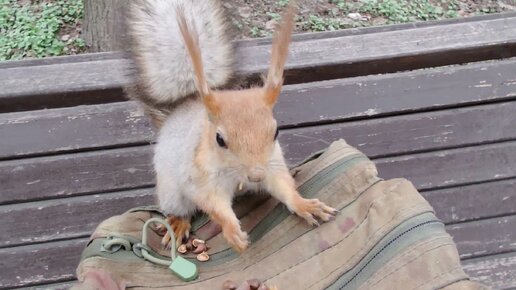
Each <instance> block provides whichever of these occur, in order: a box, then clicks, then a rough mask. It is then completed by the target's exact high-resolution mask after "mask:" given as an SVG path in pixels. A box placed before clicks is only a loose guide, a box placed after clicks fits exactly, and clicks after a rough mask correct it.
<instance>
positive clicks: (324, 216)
mask: <svg viewBox="0 0 516 290" xmlns="http://www.w3.org/2000/svg"><path fill="white" fill-rule="evenodd" d="M294 211H295V212H296V214H297V215H299V216H300V217H302V218H304V219H305V220H306V221H307V222H308V223H309V224H310V225H315V226H318V225H319V222H318V221H317V220H316V219H315V218H318V219H320V220H322V221H323V222H327V221H330V220H332V219H333V218H334V216H335V214H337V213H338V211H337V210H336V209H334V208H332V207H329V206H327V205H326V204H324V203H323V202H321V201H319V200H318V199H302V200H301V201H300V202H298V203H297V205H296V208H295V209H294Z"/></svg>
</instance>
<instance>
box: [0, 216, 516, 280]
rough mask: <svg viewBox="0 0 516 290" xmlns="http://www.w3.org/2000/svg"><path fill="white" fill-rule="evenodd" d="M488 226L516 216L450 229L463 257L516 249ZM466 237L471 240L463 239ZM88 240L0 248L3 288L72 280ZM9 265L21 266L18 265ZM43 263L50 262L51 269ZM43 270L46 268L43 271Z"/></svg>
mask: <svg viewBox="0 0 516 290" xmlns="http://www.w3.org/2000/svg"><path fill="white" fill-rule="evenodd" d="M505 220H507V222H506V223H505V222H503V221H505ZM477 225H478V226H477ZM486 227H491V228H492V229H493V230H496V232H497V233H498V234H501V235H503V236H509V235H510V236H511V237H513V238H514V235H515V234H516V233H514V231H513V229H514V227H516V216H511V217H503V218H493V219H488V220H485V221H483V222H482V223H478V222H471V223H464V224H463V227H462V228H461V230H455V229H449V230H450V232H451V233H452V234H454V233H456V234H457V236H454V240H455V242H456V243H457V245H458V248H459V253H460V254H461V255H462V256H471V257H475V256H477V254H475V252H471V253H470V252H468V251H470V250H472V251H476V250H482V251H484V250H486V247H484V246H482V243H484V244H485V245H488V246H490V247H493V248H487V251H489V252H492V253H500V252H503V251H508V250H509V249H515V248H516V245H514V243H513V242H512V241H511V240H507V239H503V240H501V241H498V240H497V238H498V237H497V235H498V234H497V235H483V236H482V235H479V234H478V233H479V232H481V231H483V230H485V228H486ZM463 238H468V239H467V240H463ZM471 238H476V239H477V240H472V239H471ZM511 242H512V245H511ZM85 243H86V239H76V240H69V241H61V242H51V243H44V244H37V245H31V246H22V247H15V248H6V249H0V280H1V281H2V282H3V284H2V285H1V286H0V289H5V288H7V287H14V286H29V285H33V284H41V283H53V282H64V281H70V280H72V279H73V278H74V273H75V268H76V267H77V265H78V261H79V256H80V253H81V252H82V249H83V247H84V245H85ZM470 243H473V245H474V246H470ZM500 246H501V247H500ZM7 265H18V267H16V268H15V267H9V266H7ZM44 265H48V269H47V268H46V267H44ZM19 269H24V271H22V272H20V271H19ZM42 269H45V270H44V271H42Z"/></svg>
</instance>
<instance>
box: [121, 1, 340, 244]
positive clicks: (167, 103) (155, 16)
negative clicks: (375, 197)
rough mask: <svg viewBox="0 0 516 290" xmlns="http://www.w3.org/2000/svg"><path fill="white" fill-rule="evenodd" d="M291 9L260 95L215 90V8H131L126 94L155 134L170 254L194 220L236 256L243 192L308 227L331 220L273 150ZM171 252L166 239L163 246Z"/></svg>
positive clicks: (221, 47)
mask: <svg viewBox="0 0 516 290" xmlns="http://www.w3.org/2000/svg"><path fill="white" fill-rule="evenodd" d="M291 2H293V1H291ZM294 9H295V8H294V5H293V4H291V5H289V7H288V9H287V10H286V12H285V13H284V14H283V17H282V20H281V24H280V25H279V26H278V29H276V31H275V35H274V37H273V44H272V56H271V63H270V67H269V71H268V74H267V76H266V77H265V78H264V84H263V86H261V87H253V88H248V89H240V90H226V89H225V90H223V89H220V87H222V86H224V85H227V82H228V81H229V80H230V78H231V77H232V73H233V70H232V66H233V63H234V60H233V58H232V57H233V55H234V53H233V46H232V42H231V39H230V38H229V36H228V33H227V31H228V27H229V26H228V23H227V18H226V17H225V16H224V11H223V9H222V6H221V5H220V2H219V1H216V0H143V1H132V3H131V4H130V6H129V10H128V12H129V13H128V15H127V20H128V22H127V26H128V29H129V36H130V50H131V51H130V55H131V58H132V60H133V61H134V63H135V80H136V81H135V82H134V83H133V84H132V85H131V86H130V87H128V88H126V91H127V93H128V95H129V97H130V98H132V99H135V100H139V101H140V102H142V103H143V104H144V107H145V108H146V112H147V113H149V115H150V116H151V119H152V120H153V122H154V124H155V125H156V126H157V127H158V129H159V134H158V138H157V144H156V145H155V150H154V169H155V173H156V195H157V199H158V204H159V206H160V208H161V209H162V210H163V211H164V213H166V214H167V216H168V217H167V221H168V223H170V225H171V227H172V229H173V231H174V234H175V237H176V238H177V245H179V244H181V242H182V241H183V240H184V239H187V238H188V236H189V234H190V227H191V226H190V218H191V217H192V216H193V214H194V213H196V212H197V211H199V210H200V211H203V212H205V213H206V214H208V216H209V217H210V219H211V220H213V221H214V222H216V223H217V224H219V225H220V226H221V229H222V234H223V236H224V238H225V239H226V241H227V242H228V243H229V244H230V245H231V246H232V247H233V248H234V249H235V250H236V251H238V252H242V251H244V250H245V249H246V247H247V246H248V244H249V241H248V236H247V233H245V232H244V231H242V229H241V227H240V222H239V220H238V218H237V217H236V215H235V213H234V211H233V209H232V201H233V198H234V197H235V196H236V195H237V194H238V193H239V192H243V188H244V187H245V189H246V191H252V192H267V193H269V194H270V195H272V196H273V197H275V198H276V199H278V200H279V201H280V202H282V203H283V204H285V205H286V206H287V208H288V209H289V210H290V211H291V212H294V213H295V214H297V215H298V216H300V217H301V218H303V219H305V220H306V221H307V222H308V223H309V224H311V225H319V222H318V220H317V219H319V220H321V221H324V222H326V221H329V220H330V219H332V217H333V216H334V215H335V214H336V213H337V211H336V210H335V209H334V208H331V207H329V206H327V205H326V204H324V203H323V202H321V201H319V200H318V199H305V198H303V197H301V196H300V194H299V193H298V191H297V190H296V187H295V182H294V179H293V177H292V176H291V175H290V173H289V169H288V167H287V165H286V162H285V159H284V157H283V153H282V150H281V147H280V145H279V143H278V140H277V137H278V125H277V122H276V120H275V119H274V116H273V108H274V105H275V103H276V100H277V98H278V96H279V95H280V91H281V88H282V85H283V71H284V65H285V62H286V59H287V55H288V48H289V44H290V42H291V34H292V30H293V26H294ZM249 57H252V56H249ZM217 88H219V89H217ZM170 242H171V241H170V235H168V233H167V234H166V235H165V236H164V237H163V240H162V244H163V246H168V247H170Z"/></svg>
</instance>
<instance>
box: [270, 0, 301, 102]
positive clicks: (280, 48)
mask: <svg viewBox="0 0 516 290" xmlns="http://www.w3.org/2000/svg"><path fill="white" fill-rule="evenodd" d="M294 11H295V4H294V1H293V0H291V1H290V4H289V6H288V8H287V11H286V12H285V13H284V14H283V17H282V19H281V23H280V25H279V27H278V28H277V29H276V31H275V33H274V38H273V40H272V54H271V63H270V67H269V73H268V75H267V78H266V79H265V83H264V89H265V101H266V103H267V104H268V105H270V106H273V105H274V104H275V103H276V100H277V99H278V96H279V94H280V92H281V87H282V85H283V71H284V67H285V62H286V60H287V56H288V47H289V45H290V40H291V36H292V30H293V29H294Z"/></svg>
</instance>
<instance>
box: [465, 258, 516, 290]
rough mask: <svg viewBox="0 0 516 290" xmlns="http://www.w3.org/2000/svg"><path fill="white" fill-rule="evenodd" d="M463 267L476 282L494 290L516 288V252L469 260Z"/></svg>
mask: <svg viewBox="0 0 516 290" xmlns="http://www.w3.org/2000/svg"><path fill="white" fill-rule="evenodd" d="M462 266H463V267H464V271H466V273H467V274H468V275H470V276H471V277H473V278H474V280H477V281H480V282H482V283H484V284H487V285H489V286H491V287H493V289H500V290H502V289H515V288H516V252H509V253H505V254H499V255H493V256H487V257H481V258H476V259H468V260H465V261H463V262H462Z"/></svg>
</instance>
